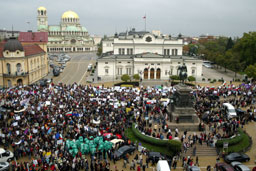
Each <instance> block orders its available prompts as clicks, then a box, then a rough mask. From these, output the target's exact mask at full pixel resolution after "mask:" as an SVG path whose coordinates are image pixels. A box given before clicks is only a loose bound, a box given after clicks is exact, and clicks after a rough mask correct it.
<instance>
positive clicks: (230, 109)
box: [222, 103, 237, 119]
mask: <svg viewBox="0 0 256 171" xmlns="http://www.w3.org/2000/svg"><path fill="white" fill-rule="evenodd" d="M222 110H223V112H224V114H225V115H226V117H227V118H228V119H232V118H235V117H237V114H236V110H235V108H234V106H233V105H232V104H230V103H223V106H222Z"/></svg>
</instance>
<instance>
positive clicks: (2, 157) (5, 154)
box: [0, 148, 14, 162]
mask: <svg viewBox="0 0 256 171" xmlns="http://www.w3.org/2000/svg"><path fill="white" fill-rule="evenodd" d="M13 158H14V155H13V153H12V152H11V151H9V150H5V149H3V148H0V162H10V161H12V160H13Z"/></svg>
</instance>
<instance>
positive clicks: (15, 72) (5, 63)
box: [0, 37, 48, 87]
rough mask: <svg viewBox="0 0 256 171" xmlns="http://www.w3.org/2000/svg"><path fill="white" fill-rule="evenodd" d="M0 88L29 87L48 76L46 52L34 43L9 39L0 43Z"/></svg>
mask: <svg viewBox="0 0 256 171" xmlns="http://www.w3.org/2000/svg"><path fill="white" fill-rule="evenodd" d="M0 66H1V67H0V86H1V87H12V86H17V85H29V84H32V83H34V82H36V81H38V80H40V79H41V78H43V77H45V76H46V75H47V74H48V59H47V54H46V52H45V51H44V50H43V49H42V48H41V47H40V46H39V45H38V44H34V43H27V44H22V43H21V42H20V41H19V40H17V39H16V38H14V37H11V38H10V39H9V40H7V41H5V42H1V43H0Z"/></svg>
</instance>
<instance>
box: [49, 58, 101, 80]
mask: <svg viewBox="0 0 256 171" xmlns="http://www.w3.org/2000/svg"><path fill="white" fill-rule="evenodd" d="M69 56H70V57H71V60H70V61H69V62H67V63H66V67H65V68H64V70H63V72H62V73H60V75H59V76H57V77H53V83H54V84H58V83H64V84H73V83H74V82H76V83H78V84H85V83H86V76H87V74H88V72H87V67H88V65H89V64H90V63H92V64H95V63H96V59H97V56H96V54H95V53H79V54H77V53H76V54H69Z"/></svg>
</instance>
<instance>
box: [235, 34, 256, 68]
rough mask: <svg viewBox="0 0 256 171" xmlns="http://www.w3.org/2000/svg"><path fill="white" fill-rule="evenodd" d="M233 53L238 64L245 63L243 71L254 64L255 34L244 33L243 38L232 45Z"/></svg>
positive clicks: (255, 50) (255, 53) (255, 60)
mask: <svg viewBox="0 0 256 171" xmlns="http://www.w3.org/2000/svg"><path fill="white" fill-rule="evenodd" d="M232 50H233V51H234V52H236V53H238V56H239V59H240V62H245V66H244V69H245V68H246V67H247V66H249V65H251V64H255V63H256V32H249V33H244V35H243V37H242V38H241V39H239V40H238V41H237V43H236V44H235V45H234V47H233V49H232Z"/></svg>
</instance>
